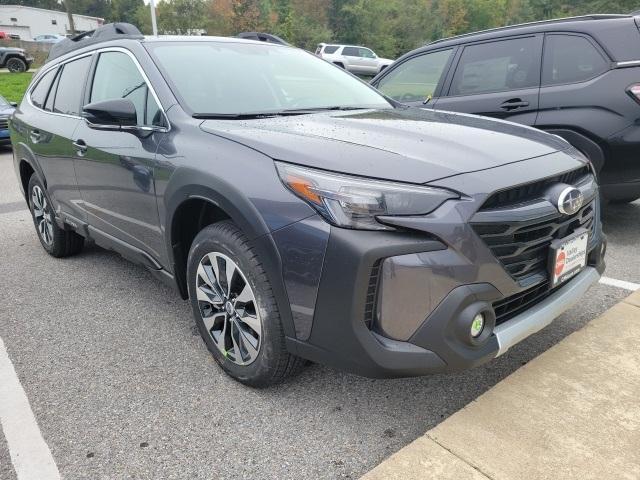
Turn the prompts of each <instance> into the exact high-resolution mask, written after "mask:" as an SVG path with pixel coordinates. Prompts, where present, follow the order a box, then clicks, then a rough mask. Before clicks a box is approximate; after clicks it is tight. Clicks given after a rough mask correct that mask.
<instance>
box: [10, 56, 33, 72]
mask: <svg viewBox="0 0 640 480" xmlns="http://www.w3.org/2000/svg"><path fill="white" fill-rule="evenodd" d="M6 67H7V70H9V71H10V72H11V73H22V72H26V71H27V70H28V68H27V62H25V61H24V60H22V59H21V58H18V57H12V58H10V59H9V60H7V64H6Z"/></svg>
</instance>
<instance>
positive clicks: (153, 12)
mask: <svg viewBox="0 0 640 480" xmlns="http://www.w3.org/2000/svg"><path fill="white" fill-rule="evenodd" d="M149 5H150V6H151V28H153V36H154V37H157V36H158V25H157V23H156V2H155V0H149Z"/></svg>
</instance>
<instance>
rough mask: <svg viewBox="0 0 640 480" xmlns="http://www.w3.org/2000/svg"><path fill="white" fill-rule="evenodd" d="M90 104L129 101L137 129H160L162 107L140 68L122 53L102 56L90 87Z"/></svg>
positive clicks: (103, 54) (108, 53) (110, 53)
mask: <svg viewBox="0 0 640 480" xmlns="http://www.w3.org/2000/svg"><path fill="white" fill-rule="evenodd" d="M90 98H91V99H90V101H91V102H99V101H102V100H114V99H116V98H128V99H129V100H131V101H132V102H133V104H134V105H135V107H136V113H137V114H138V125H160V124H161V122H162V117H161V114H160V107H158V104H157V103H156V101H155V100H154V98H153V95H151V92H150V91H149V87H148V86H147V83H146V82H145V80H144V78H142V75H141V74H140V71H139V70H138V67H137V66H136V64H135V63H134V62H133V60H131V57H129V55H127V54H125V53H122V52H106V53H102V54H100V58H99V59H98V66H97V67H96V73H95V76H94V77H93V85H92V86H91V97H90Z"/></svg>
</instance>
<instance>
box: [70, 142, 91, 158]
mask: <svg viewBox="0 0 640 480" xmlns="http://www.w3.org/2000/svg"><path fill="white" fill-rule="evenodd" d="M73 146H74V147H75V148H76V153H77V154H78V156H80V157H82V156H83V155H84V154H85V153H86V151H87V148H88V147H87V144H86V143H85V141H84V140H76V141H75V142H73Z"/></svg>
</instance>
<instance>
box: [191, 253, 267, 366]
mask: <svg viewBox="0 0 640 480" xmlns="http://www.w3.org/2000/svg"><path fill="white" fill-rule="evenodd" d="M195 280H196V295H197V299H198V306H199V308H200V316H201V318H202V321H203V323H204V326H205V329H206V330H207V332H208V334H209V336H210V337H211V339H212V340H213V343H214V344H215V346H216V347H217V348H218V350H220V353H222V355H223V356H224V357H225V358H227V359H228V360H230V361H231V362H233V363H235V364H237V365H249V364H251V363H253V361H254V360H255V359H256V358H257V357H258V352H259V351H260V340H261V336H262V320H261V318H260V314H259V312H258V305H257V302H256V297H255V294H254V292H253V289H252V288H251V285H249V282H248V281H247V277H246V276H245V275H244V273H242V271H241V270H240V268H239V267H238V265H237V264H236V263H235V262H234V261H233V260H232V259H230V258H229V257H228V256H226V255H224V254H222V253H219V252H213V253H208V254H207V255H205V256H204V257H202V259H201V260H200V263H199V265H198V270H197V272H196V279H195Z"/></svg>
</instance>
